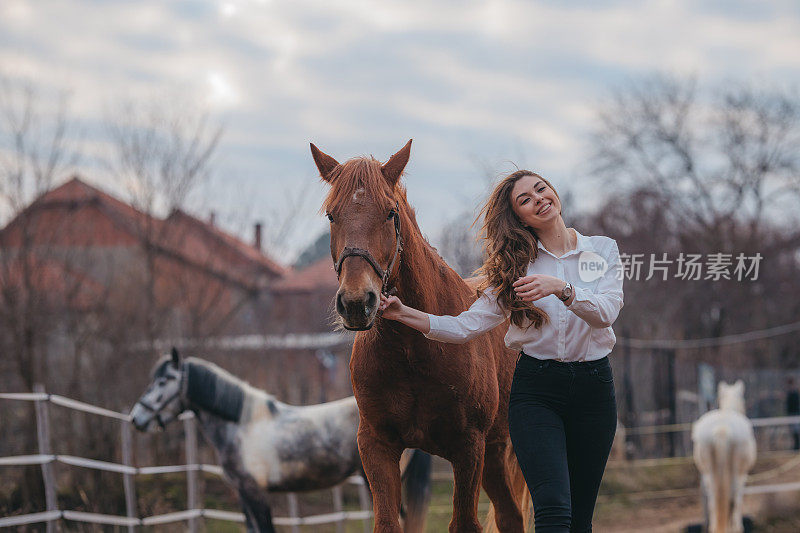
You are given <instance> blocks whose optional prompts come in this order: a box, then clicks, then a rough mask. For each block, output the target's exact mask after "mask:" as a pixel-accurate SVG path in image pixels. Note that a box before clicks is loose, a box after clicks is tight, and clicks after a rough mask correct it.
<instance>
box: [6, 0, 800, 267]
mask: <svg viewBox="0 0 800 533" xmlns="http://www.w3.org/2000/svg"><path fill="white" fill-rule="evenodd" d="M799 6H800V4H798V3H797V2H796V1H791V0H786V1H782V0H776V1H772V2H738V1H721V0H718V1H709V2H697V1H679V0H660V1H639V2H621V1H597V0H593V1H576V2H560V1H540V2H533V1H512V0H486V1H464V0H458V1H455V0H454V1H436V2H434V1H409V0H404V1H381V2H367V1H360V0H325V1H305V0H291V1H289V0H264V1H256V0H239V1H221V2H220V1H161V2H156V1H150V0H137V1H135V2H111V1H101V0H97V1H90V0H84V1H77V0H2V1H0V71H1V72H2V73H3V74H4V75H5V76H7V77H10V78H12V79H14V78H20V79H28V80H31V81H33V82H34V83H35V84H37V85H38V86H40V87H42V88H44V89H47V90H69V91H70V92H71V94H72V110H73V112H74V113H75V115H76V117H77V118H78V120H79V122H80V123H81V126H82V127H83V129H84V130H85V131H86V132H87V133H86V139H85V141H86V148H85V149H86V151H87V152H88V153H90V154H91V153H98V154H100V153H102V152H103V150H104V142H105V141H104V138H103V136H102V135H101V134H100V133H99V132H100V131H101V128H100V127H99V124H101V122H102V120H103V117H104V113H106V114H107V112H108V111H107V110H108V109H109V106H113V105H114V103H115V102H118V101H119V100H120V99H121V98H125V99H131V100H142V101H144V100H148V99H153V98H162V99H163V98H168V99H169V98H179V99H181V100H185V101H187V102H194V103H197V104H198V105H202V106H205V107H207V108H208V109H209V110H210V112H211V113H212V116H213V117H214V118H215V120H218V121H220V122H221V123H224V125H225V134H224V138H223V141H222V143H221V145H220V147H219V151H218V154H217V158H216V161H215V164H214V169H215V179H214V181H213V182H212V184H211V185H210V186H209V189H208V190H207V191H206V194H205V195H204V200H203V202H202V206H200V207H198V209H200V210H202V211H204V212H206V213H207V211H208V210H211V209H213V210H214V211H216V212H217V213H218V219H220V220H222V221H227V222H226V223H227V224H229V225H230V227H233V226H235V225H236V224H239V225H240V226H243V225H244V224H250V223H251V222H252V221H254V220H257V219H263V220H267V221H269V220H273V219H274V216H275V213H279V212H281V210H285V209H286V207H285V206H286V205H287V203H288V200H287V199H291V200H292V201H295V200H297V199H298V198H301V197H302V198H305V204H304V208H303V209H304V211H303V216H304V217H305V218H304V220H306V221H307V222H306V223H305V224H303V225H300V226H297V227H296V228H295V233H294V235H293V236H292V238H291V241H292V242H293V243H295V248H299V247H300V246H301V245H303V244H305V243H307V242H308V241H309V240H311V239H313V237H314V236H315V235H316V234H317V233H319V232H320V231H322V229H323V228H324V227H325V221H324V218H323V217H319V216H318V215H317V214H316V211H317V208H318V206H319V204H320V202H321V198H322V196H323V194H324V192H325V187H324V186H323V185H322V184H320V183H319V180H318V178H317V176H316V170H315V168H314V165H313V162H312V160H311V157H310V155H309V151H308V143H309V141H313V142H314V143H316V144H317V145H318V146H319V147H320V148H322V149H323V150H324V151H326V152H328V153H330V154H331V155H333V156H334V157H336V158H337V159H339V160H340V161H342V160H345V159H347V158H349V157H352V156H356V155H363V154H373V155H374V156H375V157H377V158H378V159H381V160H385V159H386V158H387V157H388V156H389V155H391V154H392V153H393V152H394V151H396V150H397V149H399V148H400V147H401V146H402V145H403V144H404V143H405V142H406V141H407V140H408V139H409V138H413V139H414V146H413V150H412V158H411V162H410V164H409V166H408V168H407V176H406V178H405V179H406V184H407V187H408V190H409V197H410V199H411V201H412V203H413V204H414V205H415V207H416V208H417V213H418V218H419V220H420V224H421V226H422V228H423V230H424V232H425V233H426V234H428V235H429V236H430V237H431V238H432V240H433V241H436V235H437V232H438V230H439V229H440V227H441V225H442V224H443V223H444V222H445V221H447V220H448V219H451V218H453V217H455V216H457V215H459V214H460V213H462V212H464V211H465V210H469V209H472V208H474V207H475V206H476V205H477V204H478V202H479V201H480V199H481V197H482V196H483V195H484V194H485V192H484V191H485V188H486V180H485V177H484V176H485V174H486V169H487V168H488V169H489V171H490V172H494V173H499V172H503V171H507V170H509V169H511V168H512V166H511V165H512V162H513V163H516V164H518V165H520V166H527V167H529V168H532V169H535V170H537V171H539V172H540V173H543V174H544V175H546V176H548V177H550V178H551V179H552V180H553V181H554V184H555V185H556V187H557V188H559V189H560V190H566V189H569V190H571V191H573V193H574V194H575V196H576V198H577V201H578V202H579V204H584V205H589V204H590V203H591V201H592V200H593V199H596V198H597V195H596V194H595V191H594V190H593V185H591V182H590V180H589V177H588V176H587V175H586V166H585V164H582V163H583V162H584V158H585V156H586V154H587V151H588V150H587V136H588V134H589V132H590V131H591V129H592V127H593V124H594V116H595V113H596V110H597V109H598V107H599V106H600V105H602V102H603V101H604V100H605V99H607V98H608V96H609V94H610V92H611V91H612V90H613V89H614V88H616V87H625V86H626V85H628V84H630V83H631V82H632V81H635V80H637V79H640V78H642V77H643V76H648V75H652V74H654V73H667V74H670V75H677V76H696V77H697V78H698V80H699V81H700V82H701V83H702V84H711V85H713V84H717V85H719V84H725V83H740V82H745V83H746V82H759V83H763V82H764V81H767V82H768V83H770V84H776V85H780V86H783V87H786V86H789V87H791V86H795V87H796V86H798V81H800V7H799ZM84 165H85V166H86V168H85V169H84V171H85V172H86V174H87V179H89V180H90V181H92V182H93V183H96V184H99V185H102V186H103V187H105V188H107V189H110V190H112V191H115V190H121V189H120V184H116V183H113V182H112V181H111V180H110V178H109V177H108V176H107V175H106V173H104V172H103V171H102V170H100V169H99V168H92V163H91V158H89V159H88V160H87V161H86V162H84ZM199 214H201V215H204V213H203V212H200V213H199ZM289 255H291V254H289ZM289 255H287V257H289Z"/></svg>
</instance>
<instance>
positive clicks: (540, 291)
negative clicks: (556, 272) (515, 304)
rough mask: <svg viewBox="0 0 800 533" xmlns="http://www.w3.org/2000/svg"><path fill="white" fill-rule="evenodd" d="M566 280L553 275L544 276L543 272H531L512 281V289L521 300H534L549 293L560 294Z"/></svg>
mask: <svg viewBox="0 0 800 533" xmlns="http://www.w3.org/2000/svg"><path fill="white" fill-rule="evenodd" d="M566 284H567V282H566V281H564V280H561V279H558V278H557V277H555V276H545V275H544V274H531V275H530V276H523V277H521V278H519V279H518V280H517V281H515V282H514V284H513V285H514V291H516V293H517V297H518V298H519V299H520V300H522V301H523V302H535V301H536V300H538V299H540V298H544V297H545V296H550V295H551V294H561V289H563V288H564V285H566Z"/></svg>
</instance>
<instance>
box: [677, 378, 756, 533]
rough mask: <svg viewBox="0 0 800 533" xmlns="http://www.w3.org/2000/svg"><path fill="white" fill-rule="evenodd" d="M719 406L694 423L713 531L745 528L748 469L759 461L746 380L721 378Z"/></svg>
mask: <svg viewBox="0 0 800 533" xmlns="http://www.w3.org/2000/svg"><path fill="white" fill-rule="evenodd" d="M717 397H718V398H719V409H716V410H713V411H709V412H707V413H705V414H704V415H703V416H701V417H700V418H698V419H697V421H696V422H695V423H694V424H692V442H693V443H694V462H695V464H696V465H697V469H698V470H699V471H700V479H701V485H702V490H703V495H704V497H705V502H706V506H705V507H706V509H708V512H709V517H708V519H709V521H708V523H709V532H710V533H726V532H735V533H738V532H741V531H742V530H743V529H742V496H743V494H744V485H745V482H746V481H747V472H748V471H749V470H750V468H752V466H753V464H754V463H755V461H756V439H755V436H754V435H753V426H752V424H751V423H750V421H749V420H748V419H747V416H745V403H744V383H743V382H742V381H741V380H738V381H737V382H736V383H734V384H733V385H728V384H727V383H725V382H720V384H719V387H718V392H717Z"/></svg>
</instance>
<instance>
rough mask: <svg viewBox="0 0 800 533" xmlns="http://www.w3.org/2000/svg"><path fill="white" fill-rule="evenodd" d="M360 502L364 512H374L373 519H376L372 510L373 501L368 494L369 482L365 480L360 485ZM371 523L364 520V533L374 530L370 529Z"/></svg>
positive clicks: (362, 479)
mask: <svg viewBox="0 0 800 533" xmlns="http://www.w3.org/2000/svg"><path fill="white" fill-rule="evenodd" d="M358 501H359V502H360V503H361V510H362V511H370V510H371V511H372V516H373V518H374V517H375V511H374V510H373V509H372V501H371V500H370V497H369V492H367V482H366V480H365V479H364V478H361V483H359V484H358ZM369 522H370V521H369V520H364V521H363V524H364V533H369V532H370V531H371V530H372V528H371V527H370V523H369Z"/></svg>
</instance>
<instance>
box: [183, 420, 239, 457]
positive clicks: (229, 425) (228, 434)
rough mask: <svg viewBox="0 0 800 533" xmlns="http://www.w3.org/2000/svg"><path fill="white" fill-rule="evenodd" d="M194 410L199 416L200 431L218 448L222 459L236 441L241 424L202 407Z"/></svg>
mask: <svg viewBox="0 0 800 533" xmlns="http://www.w3.org/2000/svg"><path fill="white" fill-rule="evenodd" d="M193 411H194V414H195V416H196V417H197V421H198V426H199V427H200V432H201V433H202V434H203V436H204V437H205V438H206V439H207V440H208V441H209V442H210V443H211V445H212V446H214V448H216V450H217V453H219V454H220V460H222V459H223V456H224V454H225V452H226V450H228V449H230V447H231V446H232V445H234V444H235V443H236V439H235V435H236V432H237V431H238V429H239V424H238V423H236V422H231V421H230V420H226V419H224V418H222V417H220V416H217V415H215V414H214V413H211V412H209V411H204V410H200V409H194V410H193Z"/></svg>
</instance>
